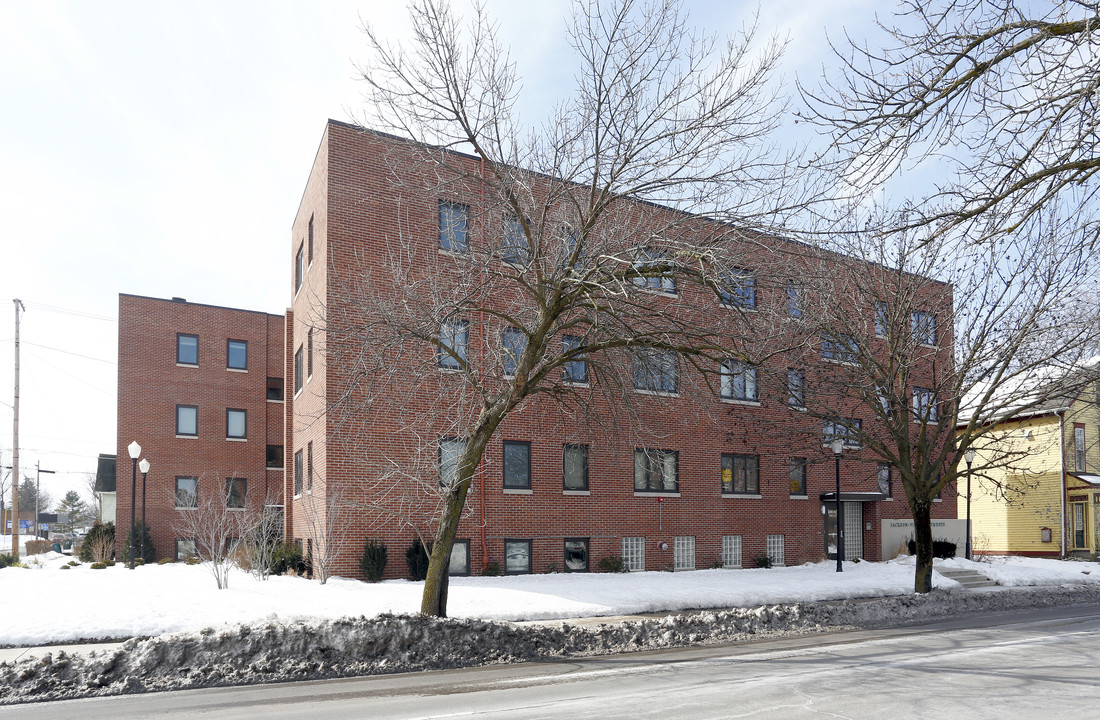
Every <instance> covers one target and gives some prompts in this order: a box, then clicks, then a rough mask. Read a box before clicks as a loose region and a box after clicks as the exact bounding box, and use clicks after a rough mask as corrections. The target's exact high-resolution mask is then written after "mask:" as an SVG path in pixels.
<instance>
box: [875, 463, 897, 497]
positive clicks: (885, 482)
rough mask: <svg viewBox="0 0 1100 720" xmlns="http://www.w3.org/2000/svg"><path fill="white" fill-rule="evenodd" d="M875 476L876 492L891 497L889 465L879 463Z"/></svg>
mask: <svg viewBox="0 0 1100 720" xmlns="http://www.w3.org/2000/svg"><path fill="white" fill-rule="evenodd" d="M877 475H878V477H877V479H878V491H879V492H880V493H882V494H883V495H885V496H886V497H892V496H893V494H894V492H893V487H891V480H892V478H891V477H890V463H879V464H878V474H877Z"/></svg>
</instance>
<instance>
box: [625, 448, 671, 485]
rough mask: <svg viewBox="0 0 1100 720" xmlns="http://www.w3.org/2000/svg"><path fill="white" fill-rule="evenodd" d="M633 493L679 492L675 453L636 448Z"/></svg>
mask: <svg viewBox="0 0 1100 720" xmlns="http://www.w3.org/2000/svg"><path fill="white" fill-rule="evenodd" d="M634 492H658V493H660V492H671V493H674V492H680V477H679V467H678V458H677V453H676V451H674V450H653V449H648V448H636V449H635V450H634Z"/></svg>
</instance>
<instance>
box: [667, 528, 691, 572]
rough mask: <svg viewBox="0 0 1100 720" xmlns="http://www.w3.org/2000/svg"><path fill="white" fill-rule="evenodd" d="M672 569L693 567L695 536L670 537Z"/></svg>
mask: <svg viewBox="0 0 1100 720" xmlns="http://www.w3.org/2000/svg"><path fill="white" fill-rule="evenodd" d="M672 569H673V570H694V569H695V536H694V535H677V536H676V537H674V538H672Z"/></svg>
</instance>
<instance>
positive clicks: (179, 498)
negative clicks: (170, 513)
mask: <svg viewBox="0 0 1100 720" xmlns="http://www.w3.org/2000/svg"><path fill="white" fill-rule="evenodd" d="M198 506H199V479H198V478H197V477H177V478H176V507H177V508H196V507H198Z"/></svg>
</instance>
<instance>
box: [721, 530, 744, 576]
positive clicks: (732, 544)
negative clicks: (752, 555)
mask: <svg viewBox="0 0 1100 720" xmlns="http://www.w3.org/2000/svg"><path fill="white" fill-rule="evenodd" d="M722 567H728V568H739V567H741V536H740V535H723V536H722Z"/></svg>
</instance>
